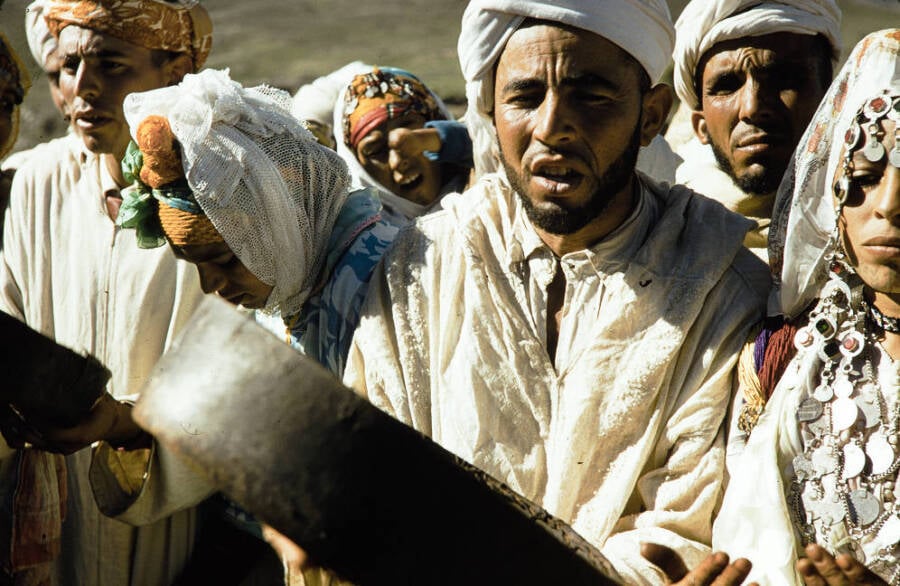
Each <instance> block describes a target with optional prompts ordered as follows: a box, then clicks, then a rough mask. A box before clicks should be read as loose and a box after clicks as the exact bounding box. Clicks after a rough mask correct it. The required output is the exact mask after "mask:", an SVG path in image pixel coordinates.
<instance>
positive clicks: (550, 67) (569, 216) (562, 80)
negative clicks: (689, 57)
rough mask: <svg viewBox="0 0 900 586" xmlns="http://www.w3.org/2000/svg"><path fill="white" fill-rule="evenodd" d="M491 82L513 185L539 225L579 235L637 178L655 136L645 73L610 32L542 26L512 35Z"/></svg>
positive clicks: (505, 161)
mask: <svg viewBox="0 0 900 586" xmlns="http://www.w3.org/2000/svg"><path fill="white" fill-rule="evenodd" d="M494 81H495V85H494V87H495V89H494V125H495V127H496V129H497V137H498V139H499V143H500V151H501V155H502V159H503V165H504V168H505V169H506V174H507V177H508V178H509V180H510V183H511V184H512V186H513V187H514V188H515V189H516V191H517V192H518V193H519V195H520V197H521V198H522V200H523V204H524V205H525V208H526V211H528V215H529V217H530V218H531V220H532V222H533V223H534V224H535V226H536V227H538V228H539V229H542V230H544V231H546V232H549V233H551V234H571V233H574V232H577V231H578V230H580V229H582V228H583V227H584V226H586V225H587V224H589V223H591V222H592V221H593V220H594V219H596V218H597V217H599V216H600V215H601V214H602V213H603V211H604V210H605V209H606V208H607V206H608V205H609V203H610V202H611V201H612V200H613V199H614V198H616V197H617V195H618V194H619V193H620V192H622V191H623V190H625V189H626V187H627V186H629V185H630V184H631V177H632V175H633V171H634V163H635V161H636V159H637V151H638V148H639V147H640V145H641V144H648V143H649V141H650V139H652V135H653V134H655V132H654V131H646V129H644V128H642V105H643V99H642V98H643V96H642V93H641V88H640V70H639V69H638V67H637V66H636V64H634V63H633V62H632V61H631V60H629V59H628V58H627V56H626V54H625V53H624V52H623V51H622V50H621V49H620V48H619V47H617V46H616V45H614V44H612V43H611V42H609V41H607V40H606V39H604V38H603V37H600V36H598V35H596V34H593V33H590V32H587V31H584V30H580V29H571V28H561V27H557V26H552V25H547V24H540V23H538V24H533V25H531V26H526V27H524V28H521V29H519V30H518V31H516V32H515V33H514V34H513V35H512V36H511V37H510V39H509V42H508V43H507V45H506V48H505V49H504V50H503V53H502V55H501V56H500V59H499V60H498V62H497V67H496V72H495V80H494ZM629 197H630V196H629Z"/></svg>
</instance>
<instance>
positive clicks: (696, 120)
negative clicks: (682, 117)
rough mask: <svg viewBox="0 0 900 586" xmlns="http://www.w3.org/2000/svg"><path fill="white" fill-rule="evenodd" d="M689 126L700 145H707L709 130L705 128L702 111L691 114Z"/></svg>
mask: <svg viewBox="0 0 900 586" xmlns="http://www.w3.org/2000/svg"><path fill="white" fill-rule="evenodd" d="M691 126H692V127H693V128H694V136H696V137H697V140H699V141H700V144H709V143H710V142H711V141H710V140H709V129H708V128H707V126H706V117H705V116H704V115H703V110H694V111H693V112H691Z"/></svg>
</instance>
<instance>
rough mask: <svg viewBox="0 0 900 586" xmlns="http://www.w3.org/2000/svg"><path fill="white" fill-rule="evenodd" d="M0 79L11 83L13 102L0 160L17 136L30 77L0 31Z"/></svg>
mask: <svg viewBox="0 0 900 586" xmlns="http://www.w3.org/2000/svg"><path fill="white" fill-rule="evenodd" d="M0 78H2V79H4V80H5V81H9V82H12V85H13V100H14V102H15V104H14V106H13V112H12V131H11V132H10V134H9V138H8V139H7V140H6V142H5V143H3V144H0V159H2V158H3V157H5V156H6V155H8V154H9V152H10V151H11V150H12V148H13V145H15V144H16V138H17V137H18V136H19V106H20V104H21V103H22V100H23V99H24V97H25V94H26V93H27V92H28V89H29V88H30V87H31V77H30V76H29V75H28V70H27V69H26V68H25V66H24V65H23V64H22V60H21V59H19V56H18V55H16V52H15V51H14V50H13V48H12V44H11V43H10V42H9V39H7V38H6V35H5V34H3V31H0Z"/></svg>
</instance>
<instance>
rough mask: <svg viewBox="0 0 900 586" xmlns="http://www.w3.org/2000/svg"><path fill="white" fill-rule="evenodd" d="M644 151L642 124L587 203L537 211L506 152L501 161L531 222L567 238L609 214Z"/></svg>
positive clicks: (599, 180) (600, 178)
mask: <svg viewBox="0 0 900 586" xmlns="http://www.w3.org/2000/svg"><path fill="white" fill-rule="evenodd" d="M640 148H641V125H640V123H638V125H637V126H635V129H634V133H632V136H631V140H630V141H629V143H628V145H626V147H625V150H624V151H623V152H622V154H621V155H619V158H617V159H616V160H615V161H613V162H612V164H611V165H610V166H609V169H607V170H606V173H604V174H603V175H602V176H601V177H598V178H597V189H595V190H594V193H593V194H592V195H591V197H590V198H589V199H588V200H587V201H586V202H585V203H584V204H582V205H580V206H578V207H575V208H563V207H560V206H556V207H554V208H551V209H545V208H537V207H536V206H535V205H534V203H533V202H532V201H531V199H530V198H529V197H528V196H526V195H525V187H524V181H523V180H522V177H521V176H520V175H518V174H516V172H515V171H514V170H513V169H512V167H511V166H510V165H509V164H508V163H507V162H506V157H505V156H503V152H502V149H501V152H500V160H501V161H502V162H503V168H504V169H505V170H506V177H507V179H508V180H509V184H510V186H512V188H513V189H514V190H515V192H516V195H518V196H519V200H520V201H521V202H522V207H523V208H524V209H525V215H526V216H528V219H529V220H531V223H532V224H534V225H535V227H537V228H540V229H541V230H543V231H544V232H547V233H548V234H556V235H566V234H574V233H575V232H577V231H579V230H581V229H582V228H584V227H585V226H587V225H588V224H590V223H591V222H592V221H593V220H595V219H596V218H597V217H599V216H600V214H602V213H603V212H605V211H606V209H607V208H608V207H609V204H610V203H612V200H613V197H615V195H616V194H617V193H619V192H620V191H622V189H623V188H624V187H625V186H626V185H627V184H628V181H629V180H630V179H631V176H632V175H633V174H634V167H635V164H636V163H637V158H638V151H639V150H640Z"/></svg>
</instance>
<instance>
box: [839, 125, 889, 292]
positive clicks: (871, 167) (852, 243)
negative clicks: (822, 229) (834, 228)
mask: <svg viewBox="0 0 900 586" xmlns="http://www.w3.org/2000/svg"><path fill="white" fill-rule="evenodd" d="M882 128H883V132H882V133H879V138H880V139H881V144H882V146H883V147H884V149H885V153H890V152H891V149H893V148H894V141H895V139H896V134H895V128H896V123H895V122H893V121H891V120H883V121H882ZM842 156H843V155H842ZM852 168H853V169H852V171H851V174H850V179H851V183H850V192H849V193H848V195H847V201H846V204H845V205H844V209H843V213H842V214H841V219H840V223H841V231H842V233H843V238H844V249H845V250H846V251H847V256H848V259H849V261H850V264H851V265H853V266H854V267H855V268H856V272H857V273H859V276H860V277H861V278H862V280H863V281H865V283H866V284H867V285H868V286H869V287H871V288H872V289H874V290H875V291H876V292H879V293H884V294H888V295H896V294H900V169H898V168H897V167H894V166H893V165H891V164H890V163H889V162H888V157H887V155H885V156H883V157H882V158H881V160H880V161H875V162H872V161H869V160H868V159H867V158H866V156H865V154H864V153H863V151H862V149H859V150H857V151H856V152H855V153H854V154H853V159H852Z"/></svg>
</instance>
